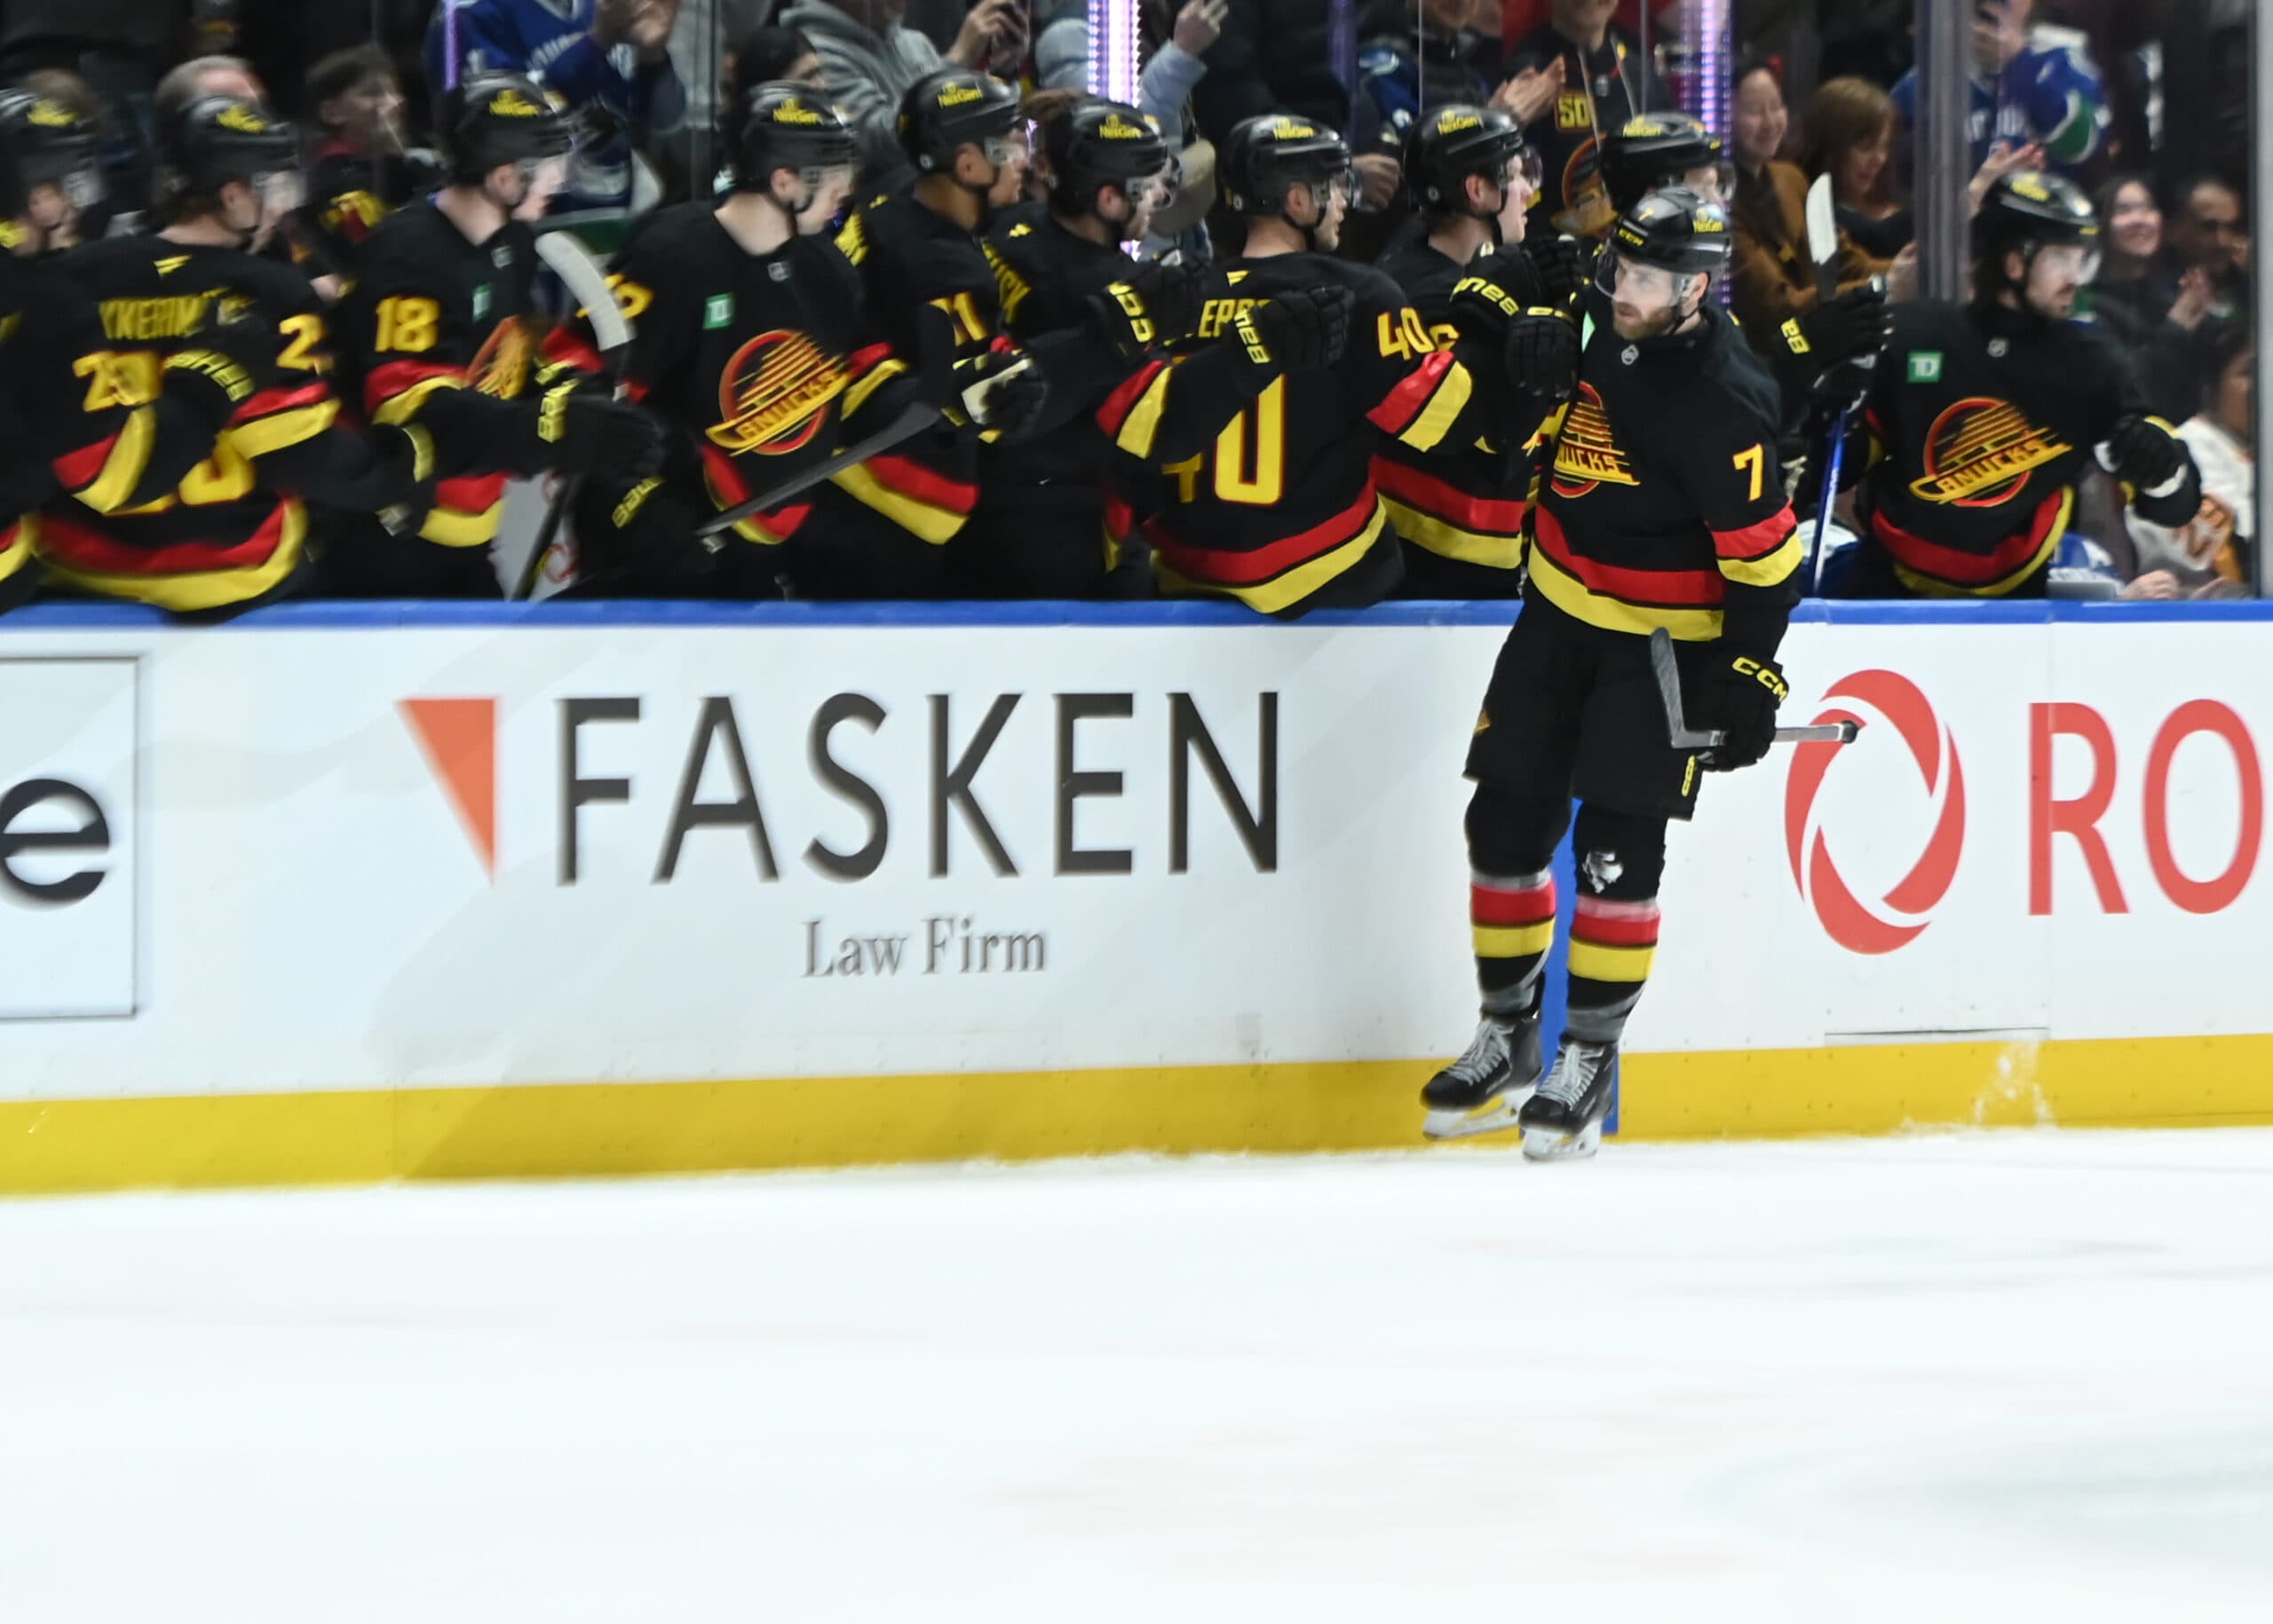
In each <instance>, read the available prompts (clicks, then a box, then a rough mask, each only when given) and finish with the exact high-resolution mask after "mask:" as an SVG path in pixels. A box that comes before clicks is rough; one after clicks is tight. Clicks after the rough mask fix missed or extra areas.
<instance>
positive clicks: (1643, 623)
mask: <svg viewBox="0 0 2273 1624" xmlns="http://www.w3.org/2000/svg"><path fill="white" fill-rule="evenodd" d="M1532 518H1533V522H1534V527H1535V528H1536V530H1537V536H1536V538H1535V541H1534V544H1533V545H1532V550H1531V578H1532V582H1533V583H1534V584H1535V585H1536V586H1537V587H1538V588H1539V590H1540V591H1542V592H1544V593H1545V594H1546V595H1547V598H1548V602H1549V603H1552V604H1553V605H1554V606H1556V608H1558V609H1560V610H1562V611H1563V612H1564V614H1568V615H1571V616H1572V618H1574V619H1577V620H1582V621H1584V622H1587V624H1588V625H1589V626H1599V627H1601V628H1602V629H1603V630H1605V631H1627V632H1632V633H1634V634H1635V635H1636V636H1639V637H1647V636H1648V635H1649V634H1650V633H1651V632H1652V631H1655V630H1658V629H1659V627H1663V628H1664V629H1665V630H1667V631H1668V632H1670V633H1672V634H1673V636H1674V637H1675V638H1678V639H1679V640H1681V641H1682V642H1684V643H1709V642H1711V641H1712V640H1713V639H1714V638H1717V637H1719V636H1720V635H1721V605H1722V602H1723V599H1724V598H1725V597H1726V584H1725V583H1724V582H1723V580H1722V578H1721V572H1720V571H1719V570H1717V569H1635V568H1631V567H1628V566H1620V565H1615V564H1604V563H1603V562H1602V561H1601V560H1600V559H1597V558H1581V557H1580V556H1579V555H1578V554H1577V553H1575V552H1573V551H1572V549H1571V543H1570V538H1569V537H1568V536H1566V535H1564V531H1563V525H1562V521H1561V520H1559V519H1556V516H1555V512H1554V510H1553V509H1551V508H1548V507H1538V508H1534V509H1533V510H1532Z"/></svg>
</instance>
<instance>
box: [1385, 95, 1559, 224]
mask: <svg viewBox="0 0 2273 1624" xmlns="http://www.w3.org/2000/svg"><path fill="white" fill-rule="evenodd" d="M1511 165H1514V166H1517V167H1519V168H1520V169H1521V170H1522V173H1523V174H1524V176H1525V178H1526V179H1528V180H1529V181H1530V183H1531V188H1532V191H1533V192H1537V191H1538V190H1539V185H1540V161H1539V154H1538V153H1537V152H1536V151H1534V150H1533V149H1532V146H1531V144H1530V143H1529V142H1527V141H1525V139H1524V131H1523V126H1522V125H1521V124H1518V123H1516V121H1515V119H1514V117H1513V116H1512V115H1509V114H1508V113H1506V112H1503V111H1502V110H1501V109H1500V108H1498V107H1470V106H1467V105H1465V104H1455V105H1453V106H1452V107H1438V108H1437V110H1436V111H1435V112H1434V113H1430V114H1429V115H1426V116H1425V117H1423V118H1422V120H1421V122H1420V123H1417V124H1415V125H1414V127H1413V133H1412V135H1410V136H1409V137H1407V138H1406V143H1405V184H1406V188H1407V189H1408V190H1409V191H1410V192H1411V193H1412V194H1413V200H1414V202H1416V203H1418V204H1419V205H1420V206H1421V207H1422V209H1423V210H1427V211H1428V212H1430V213H1431V214H1462V213H1465V212H1467V210H1468V184H1467V183H1468V178H1469V176H1470V175H1483V176H1486V177H1488V178H1491V179H1493V180H1494V181H1504V180H1505V178H1506V177H1507V175H1508V173H1509V167H1510V166H1511Z"/></svg>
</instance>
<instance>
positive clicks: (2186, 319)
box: [2077, 175, 2211, 421]
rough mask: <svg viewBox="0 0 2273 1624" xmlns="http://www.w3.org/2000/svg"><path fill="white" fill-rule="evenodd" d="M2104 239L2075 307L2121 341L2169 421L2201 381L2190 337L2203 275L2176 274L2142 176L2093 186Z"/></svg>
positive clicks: (2199, 316) (2204, 293)
mask: <svg viewBox="0 0 2273 1624" xmlns="http://www.w3.org/2000/svg"><path fill="white" fill-rule="evenodd" d="M2096 201H2097V202H2098V206H2099V217H2100V218H2101V219H2102V220H2103V221H2105V222H2106V226H2105V236H2104V238H2103V241H2104V242H2105V243H2106V247H2105V250H2104V251H2103V253H2102V255H2101V257H2100V268H2099V279H2098V280H2097V281H2095V282H2094V283H2093V284H2092V286H2091V287H2090V288H2089V289H2087V290H2086V291H2087V297H2086V298H2085V299H2084V300H2083V301H2082V302H2080V303H2079V305H2078V306H2077V308H2078V310H2079V313H2081V314H2082V315H2083V316H2084V317H2086V318H2087V320H2089V321H2094V322H2096V323H2097V324H2098V326H2099V328H2100V329H2101V330H2102V331H2103V332H2104V333H2106V334H2107V336H2108V337H2110V338H2111V339H2113V340H2114V341H2115V342H2116V343H2117V344H2118V345H2120V346H2121V347H2122V349H2123V351H2124V352H2125V353H2126V354H2127V355H2129V356H2130V358H2131V370H2132V373H2133V375H2134V376H2136V377H2137V378H2138V380H2139V386H2140V387H2141V388H2142V389H2143V390H2144V391H2145V392H2146V394H2147V399H2148V400H2150V401H2151V402H2152V403H2153V405H2154V408H2155V410H2156V411H2157V412H2158V413H2160V414H2161V415H2163V416H2166V417H2169V418H2171V419H2173V420H2174V421H2175V420H2176V419H2178V418H2180V417H2183V416H2186V415H2187V414H2188V413H2189V412H2190V411H2191V410H2192V409H2193V407H2194V403H2195V402H2196V401H2197V400H2198V399H2199V398H2200V395H2201V384H2200V378H2199V376H2198V374H2197V373H2196V372H2195V370H2194V368H2193V366H2192V365H2191V364H2190V363H2191V361H2192V360H2193V359H2194V358H2193V354H2192V352H2193V341H2194V337H2195V335H2196V334H2197V333H2198V332H2199V331H2200V330H2201V329H2202V325H2203V322H2204V321H2205V319H2206V318H2207V317H2208V315H2209V314H2210V303H2211V293H2210V273H2208V272H2207V271H2206V270H2204V269H2203V268H2202V267H2201V266H2199V265H2191V266H2189V267H2187V268H2186V269H2185V270H2184V271H2183V272H2181V271H2180V269H2179V268H2178V266H2177V265H2176V264H2175V263H2174V260H2173V258H2172V256H2171V253H2170V250H2169V246H2168V244H2166V242H2164V240H2163V212H2162V210H2160V209H2159V208H2158V207H2157V206H2156V204H2155V194H2154V192H2153V190H2152V189H2151V188H2150V186H2148V184H2147V181H2146V179H2145V178H2144V177H2142V176H2139V175H2120V176H2118V177H2117V178H2115V179H2113V180H2111V181H2110V182H2108V183H2107V185H2106V186H2103V187H2102V188H2101V189H2100V193H2099V196H2098V199H2097V200H2096Z"/></svg>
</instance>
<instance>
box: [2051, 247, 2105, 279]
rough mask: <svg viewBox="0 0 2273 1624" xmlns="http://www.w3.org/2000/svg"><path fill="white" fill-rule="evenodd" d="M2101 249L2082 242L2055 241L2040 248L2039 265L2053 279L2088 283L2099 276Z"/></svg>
mask: <svg viewBox="0 0 2273 1624" xmlns="http://www.w3.org/2000/svg"><path fill="white" fill-rule="evenodd" d="M2099 260H2100V254H2099V250H2097V249H2096V248H2090V247H2087V246H2086V245H2085V244H2083V243H2081V242H2055V243H2052V244H2050V245H2048V246H2047V247H2045V248H2041V249H2039V250H2037V254H2036V264H2037V266H2038V267H2039V269H2040V270H2041V271H2042V273H2043V274H2044V275H2045V277H2046V278H2047V279H2048V280H2050V281H2062V282H2076V283H2086V282H2090V281H2095V280H2096V279H2097V277H2098V276H2099Z"/></svg>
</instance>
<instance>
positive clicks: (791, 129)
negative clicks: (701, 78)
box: [733, 81, 860, 192]
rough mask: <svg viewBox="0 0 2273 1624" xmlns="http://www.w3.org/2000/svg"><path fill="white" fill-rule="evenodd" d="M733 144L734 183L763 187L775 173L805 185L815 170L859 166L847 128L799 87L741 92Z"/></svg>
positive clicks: (813, 179)
mask: <svg viewBox="0 0 2273 1624" xmlns="http://www.w3.org/2000/svg"><path fill="white" fill-rule="evenodd" d="M738 130H739V134H738V136H737V138H736V139H735V142H734V152H733V165H734V185H735V186H737V187H739V188H740V189H741V190H742V191H745V192H763V191H764V190H766V189H767V185H768V183H769V182H770V181H771V179H772V176H773V174H774V172H775V171H776V170H796V171H797V172H798V173H799V174H800V175H802V176H804V177H805V178H806V181H807V184H808V185H813V184H817V183H818V178H819V172H820V170H831V169H851V168H854V167H856V166H857V165H858V164H859V162H860V149H859V144H858V143H857V142H856V141H855V140H854V139H853V136H852V131H851V129H850V128H849V127H847V125H846V124H845V123H844V120H843V118H842V117H840V116H839V115H838V114H837V111H836V108H835V107H832V106H830V105H829V103H828V101H827V100H825V99H823V98H821V97H820V96H817V95H815V94H814V93H813V91H812V90H810V89H809V88H807V87H806V86H804V85H802V84H792V83H788V82H787V81H777V82H775V83H770V84H760V85H757V86H755V87H753V88H752V89H751V90H749V91H747V92H745V93H744V95H743V97H742V104H741V113H740V115H739V120H738Z"/></svg>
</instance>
